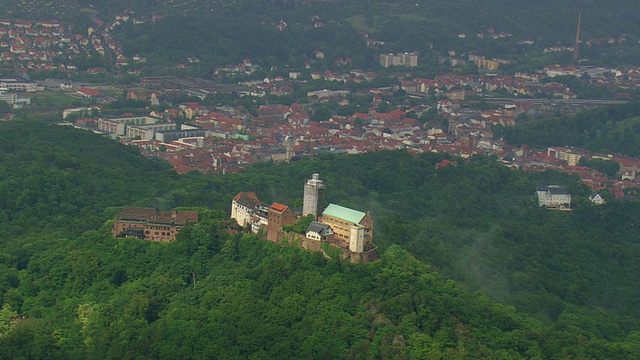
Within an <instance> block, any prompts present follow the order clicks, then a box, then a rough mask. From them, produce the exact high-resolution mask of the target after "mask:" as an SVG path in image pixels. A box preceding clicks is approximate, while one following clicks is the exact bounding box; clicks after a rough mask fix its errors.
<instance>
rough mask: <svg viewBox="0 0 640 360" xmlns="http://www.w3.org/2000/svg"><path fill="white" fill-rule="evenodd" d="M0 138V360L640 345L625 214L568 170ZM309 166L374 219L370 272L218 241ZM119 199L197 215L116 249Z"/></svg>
mask: <svg viewBox="0 0 640 360" xmlns="http://www.w3.org/2000/svg"><path fill="white" fill-rule="evenodd" d="M0 136H2V142H1V143H0V148H1V149H2V153H1V156H2V162H1V163H0V166H2V174H3V181H2V184H3V187H2V189H1V190H0V199H2V210H3V214H4V215H3V216H4V221H2V222H0V231H1V233H2V234H3V236H2V239H1V243H0V254H2V255H1V256H0V294H1V297H0V303H1V304H2V310H1V311H0V354H2V356H4V357H7V358H53V359H55V358H64V359H69V358H100V359H103V358H263V359H272V358H287V359H290V358H354V359H355V358H412V359H429V358H440V357H445V358H468V359H476V358H482V357H487V358H508V359H517V358H549V359H554V358H568V357H569V358H598V359H601V358H607V359H616V358H617V359H628V358H633V357H634V356H636V355H637V354H638V353H640V340H639V339H640V321H639V319H640V313H638V309H640V306H639V305H640V304H638V301H640V300H639V299H640V294H639V293H638V291H639V290H638V289H640V287H639V286H638V279H637V276H636V274H637V273H638V271H639V270H640V269H638V266H640V265H639V263H638V262H637V261H636V260H637V258H638V256H639V255H640V247H639V246H638V239H640V234H639V232H640V230H639V229H638V225H637V224H640V219H639V218H638V217H639V216H640V211H639V210H640V209H638V203H637V202H626V203H615V202H614V203H610V204H607V205H605V206H603V207H595V206H592V205H591V204H590V203H588V202H587V201H586V200H585V199H586V196H587V195H588V191H587V189H586V188H585V187H584V186H583V185H581V184H580V183H579V182H578V181H577V179H575V178H572V177H569V176H567V175H565V174H560V173H534V174H524V173H521V172H517V171H511V170H509V169H507V168H505V167H502V166H500V165H498V164H497V163H496V162H495V159H492V158H486V157H475V158H472V159H471V160H470V162H468V163H467V162H465V161H462V160H460V159H454V160H457V162H458V166H448V167H444V168H440V169H438V170H436V169H435V163H436V162H438V161H440V160H442V159H443V158H444V155H439V154H422V155H420V156H417V157H414V156H411V155H409V154H407V153H405V152H379V153H372V154H365V155H358V156H321V157H315V158H307V159H303V160H300V161H298V162H296V163H293V164H290V165H278V166H275V165H272V164H262V165H259V166H256V167H254V168H251V169H248V170H247V171H246V172H244V173H241V174H234V175H226V176H209V175H202V174H198V173H189V174H187V175H185V176H180V177H178V176H176V175H174V174H173V173H171V172H170V171H167V167H166V166H165V165H163V164H162V163H158V162H156V161H152V160H148V159H144V158H142V156H140V155H139V154H137V153H136V151H135V150H134V149H133V148H128V147H125V146H123V145H119V144H117V143H115V142H110V141H109V140H105V139H101V138H100V137H98V136H97V135H94V134H92V133H90V132H84V131H78V130H75V129H72V128H69V127H60V126H48V125H45V124H40V123H2V124H0ZM29 145H30V146H29ZM314 172H319V173H320V174H321V178H322V179H323V180H324V181H325V183H326V185H327V188H326V189H325V196H326V198H327V200H328V201H329V202H335V203H339V204H341V205H345V206H350V207H354V208H356V209H360V210H364V211H370V212H371V214H372V217H373V219H374V222H375V232H374V233H375V234H376V235H375V236H376V242H377V243H378V244H379V246H380V250H381V251H380V252H381V254H382V255H381V260H380V261H378V262H375V263H370V264H366V265H361V264H349V263H344V262H340V261H337V260H327V259H325V258H323V257H322V256H321V255H319V254H312V253H309V252H306V251H303V250H300V249H297V248H291V247H280V246H278V245H275V244H271V243H268V242H264V241H261V240H259V239H256V238H254V237H253V236H243V235H228V233H227V232H226V231H225V226H224V223H225V221H226V220H228V214H229V207H230V200H231V199H232V197H233V196H234V195H235V194H236V193H237V192H239V191H255V192H256V193H257V194H258V196H259V197H260V199H261V200H262V201H264V202H267V203H269V202H271V201H280V202H283V203H288V204H294V203H296V202H298V201H299V200H300V199H301V198H302V185H303V184H304V180H305V179H307V178H308V177H309V176H310V174H312V173H314ZM541 180H545V181H546V182H547V183H554V184H560V185H564V186H565V187H566V188H567V189H569V190H570V191H571V192H572V193H573V194H574V195H575V197H576V198H575V206H574V211H573V212H570V213H560V212H549V211H545V210H544V209H540V208H538V206H537V204H536V203H535V201H534V199H533V192H534V189H535V187H536V186H537V185H538V184H539V183H540V181H541ZM21 184H28V185H30V186H31V185H38V187H36V188H35V189H36V190H37V191H36V192H35V194H34V195H29V196H30V197H25V198H23V199H22V200H20V201H17V200H16V199H17V198H20V196H21V195H22V193H25V192H27V193H29V194H31V193H30V192H29V191H31V190H29V189H31V187H30V186H29V187H28V186H25V185H21ZM91 189H94V190H101V191H92V190H91ZM34 191H35V190H34ZM17 193H20V194H17ZM64 194H66V195H64ZM126 205H139V206H157V207H160V208H161V209H162V210H168V209H171V208H174V207H176V206H182V207H191V208H194V207H195V208H198V209H199V210H200V219H201V221H200V222H199V223H197V224H193V225H190V226H188V227H187V228H186V229H184V230H183V231H182V232H181V233H180V234H179V236H178V240H176V241H175V242H172V243H151V242H145V241H138V240H131V239H126V240H115V239H113V238H112V236H111V234H110V231H109V230H110V226H111V224H112V223H111V219H112V218H113V217H114V216H115V214H116V212H117V210H118V209H119V208H120V207H122V206H126ZM9 206H13V207H9ZM76 208H77V209H76ZM85 212H86V213H87V214H89V215H90V216H88V215H87V216H85ZM410 253H412V255H410ZM414 256H415V257H414ZM452 279H453V280H452ZM511 305H513V306H514V307H511Z"/></svg>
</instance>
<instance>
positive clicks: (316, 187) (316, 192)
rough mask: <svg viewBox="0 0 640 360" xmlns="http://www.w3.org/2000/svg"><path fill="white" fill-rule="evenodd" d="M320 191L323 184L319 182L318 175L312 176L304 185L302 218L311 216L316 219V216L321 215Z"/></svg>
mask: <svg viewBox="0 0 640 360" xmlns="http://www.w3.org/2000/svg"><path fill="white" fill-rule="evenodd" d="M322 189H324V182H323V181H322V180H320V175H319V174H313V176H312V177H311V179H309V180H307V183H306V184H304V202H303V204H302V216H307V215H308V214H313V216H315V218H316V219H318V215H320V214H322Z"/></svg>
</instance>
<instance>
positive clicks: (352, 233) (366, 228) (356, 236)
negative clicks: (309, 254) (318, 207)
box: [320, 204, 373, 253]
mask: <svg viewBox="0 0 640 360" xmlns="http://www.w3.org/2000/svg"><path fill="white" fill-rule="evenodd" d="M320 222H322V223H323V224H326V225H329V226H331V228H332V229H333V232H334V237H335V239H337V240H342V241H344V242H345V245H348V247H349V250H350V251H352V252H355V253H361V252H363V251H364V249H365V248H367V247H370V246H373V220H372V219H371V216H370V215H369V213H364V212H362V211H358V210H354V209H349V208H347V207H344V206H340V205H336V204H329V206H327V208H326V209H325V210H324V212H323V213H322V217H321V218H320Z"/></svg>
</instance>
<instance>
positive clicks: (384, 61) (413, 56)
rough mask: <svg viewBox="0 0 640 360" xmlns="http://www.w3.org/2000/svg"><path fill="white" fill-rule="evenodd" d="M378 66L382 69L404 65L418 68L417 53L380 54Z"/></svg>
mask: <svg viewBox="0 0 640 360" xmlns="http://www.w3.org/2000/svg"><path fill="white" fill-rule="evenodd" d="M380 65H382V66H383V67H389V66H396V65H404V66H410V67H414V66H418V53H417V52H415V51H414V52H405V53H402V54H394V53H388V54H380Z"/></svg>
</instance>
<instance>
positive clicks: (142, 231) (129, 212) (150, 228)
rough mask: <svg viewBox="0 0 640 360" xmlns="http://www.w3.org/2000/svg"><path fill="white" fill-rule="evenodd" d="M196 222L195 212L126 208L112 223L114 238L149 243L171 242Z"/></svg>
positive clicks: (196, 214) (196, 213)
mask: <svg viewBox="0 0 640 360" xmlns="http://www.w3.org/2000/svg"><path fill="white" fill-rule="evenodd" d="M192 222H194V223H195V222H198V212H197V211H177V210H173V211H166V212H165V211H158V209H154V208H141V207H128V208H125V209H123V210H122V211H121V212H120V213H119V214H118V216H117V217H116V220H115V221H114V223H113V228H112V229H111V233H112V234H113V236H114V237H135V238H138V239H144V240H151V241H173V240H175V239H176V235H177V234H178V232H180V230H181V229H182V228H183V227H185V226H186V225H187V224H188V223H192Z"/></svg>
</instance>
